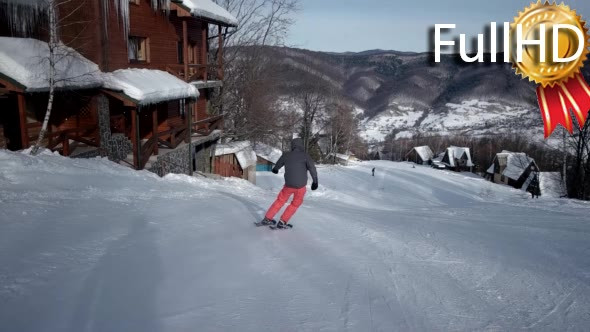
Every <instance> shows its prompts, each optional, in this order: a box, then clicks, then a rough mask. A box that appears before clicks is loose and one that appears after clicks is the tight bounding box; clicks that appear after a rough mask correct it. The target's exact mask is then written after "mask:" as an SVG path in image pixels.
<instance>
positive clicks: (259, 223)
mask: <svg viewBox="0 0 590 332" xmlns="http://www.w3.org/2000/svg"><path fill="white" fill-rule="evenodd" d="M276 224H277V222H276V220H272V222H265V221H264V220H261V221H255V222H254V225H256V227H261V226H273V225H276Z"/></svg>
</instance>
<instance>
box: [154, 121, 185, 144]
mask: <svg viewBox="0 0 590 332" xmlns="http://www.w3.org/2000/svg"><path fill="white" fill-rule="evenodd" d="M162 136H169V137H168V139H161V138H160V137H162ZM187 138H188V128H187V126H178V127H174V128H171V129H168V130H166V131H163V132H159V133H158V143H160V144H162V145H164V146H166V147H168V148H170V149H174V148H176V147H177V146H178V145H179V144H180V143H181V142H182V141H185V140H186V139H187Z"/></svg>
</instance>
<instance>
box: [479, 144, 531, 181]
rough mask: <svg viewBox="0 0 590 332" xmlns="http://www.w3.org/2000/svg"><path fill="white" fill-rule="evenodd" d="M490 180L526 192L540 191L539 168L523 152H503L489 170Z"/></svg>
mask: <svg viewBox="0 0 590 332" xmlns="http://www.w3.org/2000/svg"><path fill="white" fill-rule="evenodd" d="M486 173H487V176H488V179H489V180H490V181H492V182H494V183H502V184H505V185H508V186H511V187H514V188H517V189H522V190H525V191H533V190H539V167H538V166H537V164H536V163H535V160H534V159H533V158H531V157H529V156H527V155H526V154H525V153H523V152H510V151H502V152H500V153H497V154H496V156H495V157H494V161H493V163H492V165H491V166H490V167H489V168H488V170H487V172H486Z"/></svg>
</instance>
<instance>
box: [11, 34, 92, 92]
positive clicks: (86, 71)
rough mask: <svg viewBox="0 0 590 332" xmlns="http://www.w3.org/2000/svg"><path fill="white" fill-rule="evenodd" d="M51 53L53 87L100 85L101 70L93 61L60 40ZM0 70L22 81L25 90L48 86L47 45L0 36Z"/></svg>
mask: <svg viewBox="0 0 590 332" xmlns="http://www.w3.org/2000/svg"><path fill="white" fill-rule="evenodd" d="M55 53H56V54H55V57H56V59H57V60H58V61H57V64H56V74H57V77H56V87H57V88H68V89H84V88H96V87H100V86H101V84H102V81H101V72H100V70H99V68H98V66H97V65H96V64H95V63H93V62H91V61H90V60H88V59H86V58H85V57H83V56H82V55H81V54H80V53H78V52H76V51H75V50H74V49H72V48H69V47H67V46H65V45H63V44H61V45H60V46H59V47H58V48H57V49H56V51H55ZM0 74H2V75H3V76H6V77H7V78H9V79H12V80H14V81H16V82H17V83H18V84H20V85H22V86H23V87H24V88H25V90H26V91H27V92H39V91H47V90H49V46H48V45H47V43H46V42H43V41H40V40H37V39H32V38H11V37H0Z"/></svg>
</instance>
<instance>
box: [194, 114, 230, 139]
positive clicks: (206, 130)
mask: <svg viewBox="0 0 590 332" xmlns="http://www.w3.org/2000/svg"><path fill="white" fill-rule="evenodd" d="M215 129H223V115H217V116H213V117H210V118H207V119H203V120H199V121H196V122H194V123H193V131H194V132H196V133H199V134H201V135H204V136H209V135H210V134H211V132H213V130H215Z"/></svg>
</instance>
